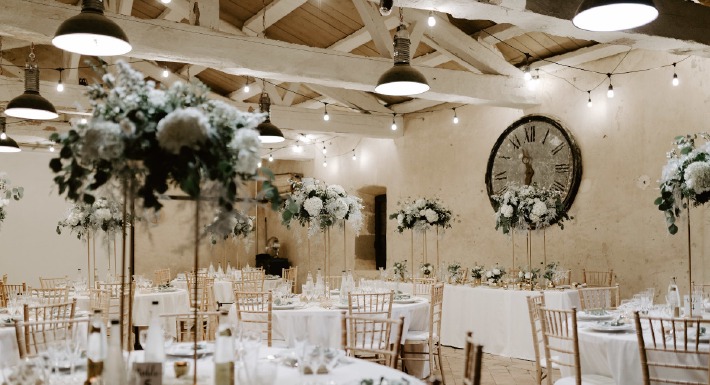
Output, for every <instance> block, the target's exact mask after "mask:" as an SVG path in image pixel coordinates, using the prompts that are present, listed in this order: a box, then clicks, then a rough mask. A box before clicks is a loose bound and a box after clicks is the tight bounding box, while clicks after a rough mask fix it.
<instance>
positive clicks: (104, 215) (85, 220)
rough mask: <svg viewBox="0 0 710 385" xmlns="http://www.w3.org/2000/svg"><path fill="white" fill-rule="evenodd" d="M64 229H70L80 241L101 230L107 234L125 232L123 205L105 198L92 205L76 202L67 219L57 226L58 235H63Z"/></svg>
mask: <svg viewBox="0 0 710 385" xmlns="http://www.w3.org/2000/svg"><path fill="white" fill-rule="evenodd" d="M63 228H68V229H69V231H70V232H72V233H74V234H76V237H77V238H78V239H82V238H84V236H86V235H88V233H89V232H97V231H99V230H102V231H104V232H105V233H107V234H117V233H120V232H121V231H122V230H123V210H122V208H121V204H119V203H118V202H116V201H113V200H109V199H107V198H103V197H102V198H98V199H96V200H95V201H94V203H92V204H90V205H89V204H86V203H82V202H76V203H74V206H72V208H71V209H70V210H69V213H68V214H67V217H66V218H64V219H63V220H61V221H59V223H58V224H57V234H61V233H62V229H63Z"/></svg>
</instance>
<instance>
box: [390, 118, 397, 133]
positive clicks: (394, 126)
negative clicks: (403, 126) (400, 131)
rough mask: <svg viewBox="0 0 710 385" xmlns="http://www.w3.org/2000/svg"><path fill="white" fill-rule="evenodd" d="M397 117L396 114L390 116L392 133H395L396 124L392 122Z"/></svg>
mask: <svg viewBox="0 0 710 385" xmlns="http://www.w3.org/2000/svg"><path fill="white" fill-rule="evenodd" d="M396 117H397V114H392V127H391V128H392V131H397V122H396V121H395V120H394V119H395V118H396Z"/></svg>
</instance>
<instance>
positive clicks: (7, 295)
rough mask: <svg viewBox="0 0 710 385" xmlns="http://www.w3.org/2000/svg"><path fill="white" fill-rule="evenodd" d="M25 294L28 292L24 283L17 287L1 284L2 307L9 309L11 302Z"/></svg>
mask: <svg viewBox="0 0 710 385" xmlns="http://www.w3.org/2000/svg"><path fill="white" fill-rule="evenodd" d="M25 292H27V285H26V284H25V283H24V282H22V283H21V284H17V285H11V284H7V283H4V282H0V307H7V303H8V301H9V300H11V299H14V298H15V296H17V295H18V294H25Z"/></svg>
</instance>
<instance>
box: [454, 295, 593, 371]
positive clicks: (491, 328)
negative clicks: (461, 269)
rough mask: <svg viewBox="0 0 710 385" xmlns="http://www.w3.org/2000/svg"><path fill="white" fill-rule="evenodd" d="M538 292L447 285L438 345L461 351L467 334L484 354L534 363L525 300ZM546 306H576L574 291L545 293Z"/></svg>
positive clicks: (560, 307)
mask: <svg viewBox="0 0 710 385" xmlns="http://www.w3.org/2000/svg"><path fill="white" fill-rule="evenodd" d="M538 293H540V292H539V291H530V290H506V289H503V288H489V287H487V286H478V287H471V286H465V285H446V286H445V287H444V307H443V310H444V311H443V318H442V327H441V343H442V344H443V345H446V346H453V347H456V348H463V347H464V344H465V337H466V332H468V331H472V332H473V338H474V340H475V341H476V343H479V344H481V345H483V350H484V351H485V352H486V353H491V354H495V355H500V356H505V357H512V358H520V359H525V360H534V359H535V351H534V350H533V344H532V332H531V329H530V318H529V313H528V305H527V300H526V298H527V297H528V296H530V295H533V294H538ZM544 295H545V304H546V306H547V307H550V308H555V309H570V308H572V307H579V295H578V294H577V291H576V290H545V291H544Z"/></svg>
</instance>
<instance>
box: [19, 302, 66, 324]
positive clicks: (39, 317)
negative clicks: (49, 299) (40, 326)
mask: <svg viewBox="0 0 710 385" xmlns="http://www.w3.org/2000/svg"><path fill="white" fill-rule="evenodd" d="M75 311H76V299H72V300H71V302H63V303H55V304H51V305H36V306H30V305H27V304H25V305H23V307H22V319H23V320H24V321H26V322H29V321H52V320H60V319H67V318H74V312H75Z"/></svg>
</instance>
